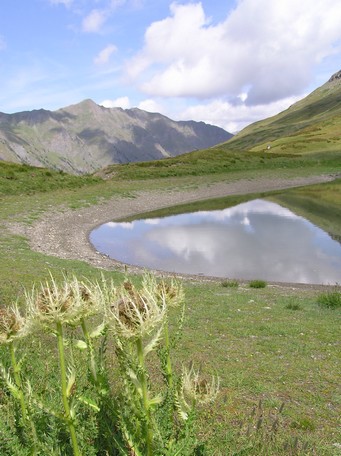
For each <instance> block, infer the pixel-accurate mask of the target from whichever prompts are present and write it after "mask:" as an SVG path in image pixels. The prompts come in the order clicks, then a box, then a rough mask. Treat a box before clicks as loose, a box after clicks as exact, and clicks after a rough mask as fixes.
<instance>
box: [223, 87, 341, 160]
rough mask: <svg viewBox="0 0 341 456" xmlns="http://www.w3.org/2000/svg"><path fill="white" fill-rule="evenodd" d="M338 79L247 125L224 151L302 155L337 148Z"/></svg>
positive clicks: (339, 141) (339, 117) (340, 106)
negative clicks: (279, 110) (271, 115)
mask: <svg viewBox="0 0 341 456" xmlns="http://www.w3.org/2000/svg"><path fill="white" fill-rule="evenodd" d="M340 123H341V81H340V80H337V81H334V82H327V83H326V84H324V85H323V86H322V87H320V88H318V89H317V90H315V91H314V92H312V93H311V94H310V95H309V96H308V97H306V98H304V99H303V100H301V101H299V102H298V103H295V104H294V105H292V106H291V107H290V108H288V109H287V110H285V111H283V112H281V113H280V114H278V115H276V116H274V117H270V118H268V119H265V120H262V121H260V122H256V123H254V124H252V125H250V126H249V127H246V128H245V129H244V130H243V131H241V132H240V133H239V134H238V135H236V136H235V137H234V138H232V139H231V140H230V141H228V142H227V143H225V144H224V146H223V147H224V149H227V150H230V149H232V150H251V151H255V152H259V151H265V150H267V146H268V145H270V146H271V152H272V153H290V154H305V153H318V152H326V151H340V150H341V137H340V134H339V131H340Z"/></svg>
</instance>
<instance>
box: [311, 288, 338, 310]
mask: <svg viewBox="0 0 341 456" xmlns="http://www.w3.org/2000/svg"><path fill="white" fill-rule="evenodd" d="M317 303H318V304H319V305H320V306H321V307H327V308H328V309H337V308H340V307H341V292H340V291H337V290H335V291H329V292H327V293H321V294H320V295H319V296H318V298H317Z"/></svg>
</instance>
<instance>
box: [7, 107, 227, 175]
mask: <svg viewBox="0 0 341 456" xmlns="http://www.w3.org/2000/svg"><path fill="white" fill-rule="evenodd" d="M231 137H232V135H231V134H230V133H228V132H226V131H225V130H223V129H222V128H219V127H215V126H212V125H207V124H205V123H203V122H194V121H182V122H176V121H173V120H171V119H169V118H167V117H165V116H163V115H161V114H157V113H149V112H146V111H142V110H140V109H137V108H135V109H127V110H123V109H121V108H110V109H109V108H104V107H102V106H99V105H97V104H96V103H94V102H93V101H92V100H85V101H83V102H81V103H79V104H76V105H72V106H68V107H66V108H63V109H59V110H57V111H47V110H44V109H40V110H34V111H27V112H19V113H15V114H4V113H0V160H6V161H10V162H16V163H26V164H30V165H34V166H44V167H47V168H53V169H60V170H64V171H67V172H72V173H89V172H93V171H95V170H97V169H100V168H103V167H105V166H107V165H110V164H113V163H129V162H136V161H148V160H155V159H160V158H163V157H170V156H177V155H180V154H183V153H185V152H190V151H193V150H196V149H204V148H207V147H211V146H214V145H216V144H218V143H221V142H224V141H227V140H228V139H229V138H231Z"/></svg>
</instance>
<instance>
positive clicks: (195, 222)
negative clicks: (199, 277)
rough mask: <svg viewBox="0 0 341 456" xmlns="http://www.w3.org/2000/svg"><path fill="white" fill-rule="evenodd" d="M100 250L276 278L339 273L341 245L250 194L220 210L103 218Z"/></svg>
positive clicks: (334, 279) (328, 279) (175, 267)
mask: <svg viewBox="0 0 341 456" xmlns="http://www.w3.org/2000/svg"><path fill="white" fill-rule="evenodd" d="M90 241H91V242H92V244H93V246H94V247H95V248H96V249H97V250H98V251H99V252H101V253H104V254H106V255H108V256H109V257H111V258H115V259H116V260H118V261H122V262H124V263H128V264H134V265H138V266H142V267H147V268H151V269H158V270H162V271H170V272H177V273H188V274H204V275H207V276H216V277H228V278H242V279H255V278H257V279H264V280H268V281H278V282H295V283H318V284H322V283H324V284H335V283H340V281H341V245H340V244H339V243H338V242H337V241H335V240H333V239H332V238H331V237H330V236H329V235H328V234H327V233H326V232H324V231H323V230H321V229H320V228H317V227H316V226H314V225H313V224H312V223H310V222H309V221H308V220H306V219H304V218H303V217H299V216H297V215H295V214H294V213H293V212H291V211H290V210H288V209H286V208H284V207H282V206H280V205H278V204H275V203H272V202H269V201H265V200H260V199H257V200H253V201H249V202H247V203H243V204H239V205H238V206H235V207H230V208H227V209H224V210H219V211H201V212H195V213H190V214H182V215H176V216H170V217H164V218H155V219H146V220H135V221H133V222H129V223H127V222H123V223H114V222H110V223H106V224H104V225H102V226H100V227H98V228H97V229H95V230H94V231H93V232H92V233H91V235H90Z"/></svg>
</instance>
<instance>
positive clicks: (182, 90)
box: [0, 0, 341, 132]
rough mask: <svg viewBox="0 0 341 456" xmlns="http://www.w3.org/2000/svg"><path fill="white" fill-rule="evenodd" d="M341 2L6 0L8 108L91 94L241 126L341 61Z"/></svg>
mask: <svg viewBox="0 0 341 456" xmlns="http://www.w3.org/2000/svg"><path fill="white" fill-rule="evenodd" d="M340 24H341V2H340V1H339V0H314V1H313V0H299V1H298V0H202V1H201V2H199V1H196V0H193V1H186V0H182V1H176V2H173V1H168V0H2V1H1V9H0V87H1V91H0V111H1V112H6V113H11V112H18V111H24V110H32V109H40V108H44V109H50V110H55V109H59V108H62V107H65V106H68V105H70V104H75V103H78V102H80V101H82V100H84V99H86V98H91V99H93V100H94V101H95V102H96V103H98V104H103V105H104V106H106V107H114V106H120V107H123V108H130V107H139V108H141V109H145V110H148V111H153V112H161V113H162V114H165V115H167V116H169V117H171V118H173V119H175V120H188V119H193V120H198V121H200V120H202V121H204V122H208V123H211V124H214V125H218V126H221V127H223V128H225V129H227V130H228V131H231V132H235V131H238V130H240V129H241V128H243V127H244V126H245V125H247V124H249V123H252V122H254V121H256V120H259V119H262V118H265V117H268V116H269V115H273V114H275V113H277V112H279V111H282V110H283V109H285V108H286V107H288V106H289V105H290V104H292V103H294V102H295V101H297V100H298V99H300V98H302V97H304V96H305V95H306V94H308V93H309V92H311V91H312V90H313V89H314V88H316V87H318V86H320V85H322V84H323V83H324V82H326V81H327V80H328V79H329V77H330V76H331V75H332V74H333V73H335V72H336V71H339V70H340V69H341V27H340Z"/></svg>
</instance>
